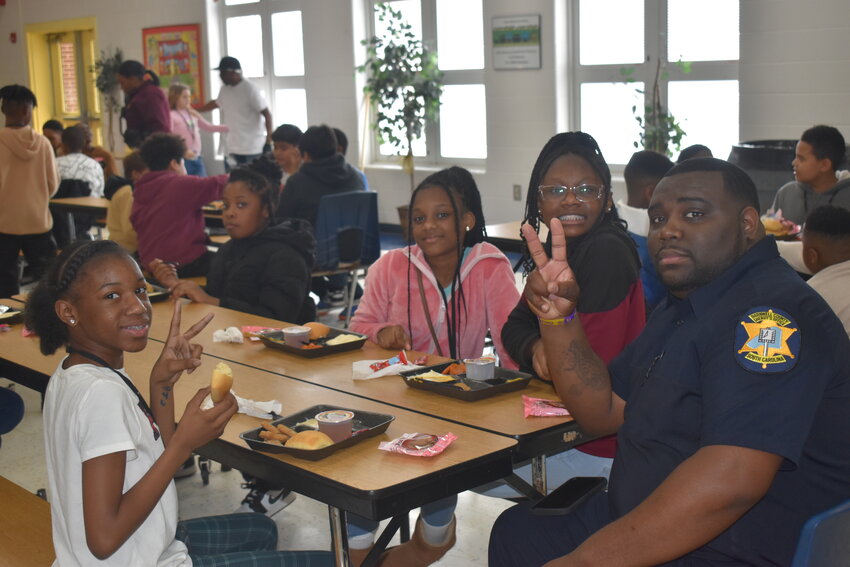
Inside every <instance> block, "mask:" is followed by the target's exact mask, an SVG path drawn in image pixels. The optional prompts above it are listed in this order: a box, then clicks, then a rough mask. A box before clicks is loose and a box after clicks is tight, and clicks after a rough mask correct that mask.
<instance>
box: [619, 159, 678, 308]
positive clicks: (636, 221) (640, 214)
mask: <svg viewBox="0 0 850 567" xmlns="http://www.w3.org/2000/svg"><path fill="white" fill-rule="evenodd" d="M671 167H673V162H672V161H670V159H669V158H667V156H665V155H662V154H659V153H658V152H653V151H650V150H644V151H640V152H635V153H634V154H632V157H631V159H630V160H629V163H628V164H626V169H625V170H624V171H623V177H624V178H625V180H626V191H627V193H628V202H626V203H624V202H623V201H622V200H619V201H617V212H618V213H619V214H620V218H621V219H623V220H625V221H626V223H628V231H629V236H631V237H632V240H634V241H635V244H637V247H638V255H639V256H640V264H641V267H640V281H641V283H642V284H643V295H644V297H645V298H646V307H647V311H652V309H653V308H654V307H655V306H656V305H658V303H659V302H660V301H661V300H662V299H664V297H665V296H666V295H667V289H666V288H665V287H664V284H662V283H661V280H660V279H659V278H658V274H657V273H655V264H653V263H652V258H651V257H650V255H649V249H648V248H647V243H646V235H647V234H648V233H649V216H648V215H647V212H646V209H647V207H649V199H650V198H651V197H652V192H653V191H655V186H656V185H658V182H659V181H661V178H662V177H664V175H665V174H666V173H667V172H668V171H670V168H671Z"/></svg>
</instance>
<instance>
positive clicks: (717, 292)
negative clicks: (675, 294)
mask: <svg viewBox="0 0 850 567" xmlns="http://www.w3.org/2000/svg"><path fill="white" fill-rule="evenodd" d="M778 256H779V250H778V249H777V247H776V241H775V240H774V239H773V238H768V237H764V238H762V239H761V240H760V241H758V242H756V243H755V244H754V245H753V246H752V247H751V248H750V249H749V250H747V251H746V252H744V255H743V256H741V257H740V258H739V259H738V261H737V262H735V263H734V264H732V266H730V267H729V268H728V269H727V270H726V271H725V272H723V273H722V274H720V275H719V276H717V277H716V278H714V279H713V280H712V281H711V282H710V283H708V284H706V285H704V286H703V287H701V288H699V289H698V290H696V291H694V292H693V293H691V294H690V295H689V296H688V298H687V301H688V303H690V304H691V308H692V309H693V311H694V315H696V316H697V317H699V316H700V315H702V314H703V313H705V312H707V311H710V310H713V309H715V308H716V305H717V298H719V297H720V296H722V295H723V294H724V293H725V292H726V291H727V290H728V289H729V288H730V287H732V286H733V285H734V284H735V283H737V282H738V280H739V279H741V277H742V276H743V275H744V274H745V273H746V272H748V271H749V270H750V269H751V268H753V267H754V266H755V265H756V264H761V263H762V262H765V261H767V260H770V259H772V258H777V257H778Z"/></svg>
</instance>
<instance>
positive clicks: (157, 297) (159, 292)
mask: <svg viewBox="0 0 850 567" xmlns="http://www.w3.org/2000/svg"><path fill="white" fill-rule="evenodd" d="M150 286H151V288H152V289H153V291H149V292H148V301H150V302H151V303H157V302H159V301H165V300H166V299H168V296H170V295H171V292H170V291H168V289H167V288H164V287H161V286H158V285H154V284H150Z"/></svg>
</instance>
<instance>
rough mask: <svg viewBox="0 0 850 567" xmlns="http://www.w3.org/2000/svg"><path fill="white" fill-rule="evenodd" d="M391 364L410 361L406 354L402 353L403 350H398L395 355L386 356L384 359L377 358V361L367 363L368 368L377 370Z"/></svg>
mask: <svg viewBox="0 0 850 567" xmlns="http://www.w3.org/2000/svg"><path fill="white" fill-rule="evenodd" d="M393 364H410V362H408V360H407V355H406V354H405V353H404V351H400V352H399V353H398V354H397V355H395V356H394V357H392V358H388V359H386V360H379V361H378V362H373V363H372V364H370V365H369V368H371V369H372V371H374V372H377V371H378V370H381V369H382V368H386V367H387V366H392V365H393Z"/></svg>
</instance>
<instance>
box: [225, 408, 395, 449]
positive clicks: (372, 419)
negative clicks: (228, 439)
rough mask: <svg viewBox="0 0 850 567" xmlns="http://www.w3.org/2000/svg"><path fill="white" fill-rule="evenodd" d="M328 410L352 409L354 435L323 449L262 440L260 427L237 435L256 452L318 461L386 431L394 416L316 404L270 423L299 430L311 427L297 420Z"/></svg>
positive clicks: (312, 416)
mask: <svg viewBox="0 0 850 567" xmlns="http://www.w3.org/2000/svg"><path fill="white" fill-rule="evenodd" d="M330 410H345V411H350V412H352V413H353V414H354V420H353V423H352V430H353V431H354V434H353V435H352V436H351V437H349V438H348V439H345V440H343V441H340V442H338V443H334V444H333V445H328V446H327V447H325V448H324V449H316V450H315V451H311V450H309V449H294V448H292V447H284V446H283V445H281V444H280V443H278V442H277V441H271V442H269V441H265V440H263V439H260V431H262V430H263V428H262V427H258V428H257V429H251V430H250V431H246V432H244V433H241V434H240V435H239V437H241V438H242V439H244V440H245V442H246V443H248V446H249V447H251V448H252V449H254V450H256V451H263V452H264V453H283V454H285V455H292V456H293V457H297V458H299V459H306V460H308V461H318V460H321V459H324V458H325V457H327V456H328V455H330V454H331V453H335V452H337V451H339V450H340V449H345V448H346V447H351V446H352V445H354V444H355V443H359V442H361V441H363V440H364V439H367V438H369V437H374V436H376V435H380V434H381V433H383V432H384V431H386V430H387V428H388V427H389V426H390V423H391V422H392V421H393V420H394V419H395V416H394V415H389V414H386V413H373V412H369V411H361V410H353V409H349V408H341V407H339V406H328V405H318V406H313V407H311V408H307V409H305V410H302V411H300V412H298V413H294V414H292V415H288V416H286V417H281V418H278V419H275V420H273V421H272V422H271V424H272V425H277V424H279V423H282V424H283V425H285V426H287V427H289V428H290V429H294V430H295V431H296V432H299V433H300V432H301V431H307V430H309V429H313V428H311V427H306V426H303V425H302V426H300V427H295V425H296V424H297V423H301V422H302V421H306V420H308V419H313V418H314V417H316V414H317V413H322V412H323V411H330Z"/></svg>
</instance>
